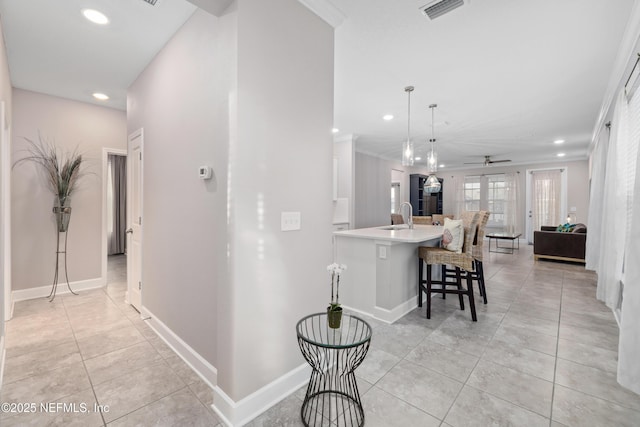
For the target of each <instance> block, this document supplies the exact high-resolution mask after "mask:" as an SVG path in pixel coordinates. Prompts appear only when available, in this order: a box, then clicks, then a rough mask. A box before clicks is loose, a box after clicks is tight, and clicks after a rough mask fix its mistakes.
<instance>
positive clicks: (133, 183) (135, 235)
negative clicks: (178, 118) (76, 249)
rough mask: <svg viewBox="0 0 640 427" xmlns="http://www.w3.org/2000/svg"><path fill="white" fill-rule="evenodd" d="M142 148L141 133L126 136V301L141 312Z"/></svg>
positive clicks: (139, 130) (138, 131)
mask: <svg viewBox="0 0 640 427" xmlns="http://www.w3.org/2000/svg"><path fill="white" fill-rule="evenodd" d="M142 148H143V131H142V129H138V130H137V131H135V132H133V133H132V134H131V135H129V139H128V145H127V224H128V228H127V236H128V237H127V299H128V302H129V304H131V305H133V306H134V307H135V308H136V310H138V311H141V310H142V221H143V219H142Z"/></svg>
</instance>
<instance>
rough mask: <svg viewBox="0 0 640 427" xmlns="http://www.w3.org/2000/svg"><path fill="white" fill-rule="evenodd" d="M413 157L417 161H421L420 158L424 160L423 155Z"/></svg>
mask: <svg viewBox="0 0 640 427" xmlns="http://www.w3.org/2000/svg"><path fill="white" fill-rule="evenodd" d="M413 159H414V160H415V161H420V160H422V157H414V158H413Z"/></svg>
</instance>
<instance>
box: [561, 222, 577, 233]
mask: <svg viewBox="0 0 640 427" xmlns="http://www.w3.org/2000/svg"><path fill="white" fill-rule="evenodd" d="M575 227H576V225H575V224H569V223H567V224H561V225H559V226H558V228H556V231H559V232H560V233H571V232H572V231H573V229H574V228H575Z"/></svg>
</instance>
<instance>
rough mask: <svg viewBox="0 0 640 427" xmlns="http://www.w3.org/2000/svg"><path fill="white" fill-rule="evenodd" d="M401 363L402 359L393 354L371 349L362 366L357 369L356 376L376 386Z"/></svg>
mask: <svg viewBox="0 0 640 427" xmlns="http://www.w3.org/2000/svg"><path fill="white" fill-rule="evenodd" d="M399 361H400V358H399V357H397V356H394V355H393V354H389V353H387V352H386V351H382V350H377V349H375V348H370V349H369V352H368V353H367V356H366V357H365V359H364V361H363V362H362V365H360V366H359V367H358V368H357V369H356V375H358V376H359V377H360V378H362V379H364V380H366V381H368V382H370V383H371V384H375V383H376V382H378V380H379V379H380V378H382V377H383V376H384V375H385V374H386V373H387V372H389V370H390V369H391V368H393V367H394V366H395V365H396V364H397V363H398V362H399Z"/></svg>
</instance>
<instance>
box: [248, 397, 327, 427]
mask: <svg viewBox="0 0 640 427" xmlns="http://www.w3.org/2000/svg"><path fill="white" fill-rule="evenodd" d="M301 406H302V401H301V400H299V399H298V398H297V397H295V396H289V397H287V398H285V399H284V400H283V401H282V402H280V403H279V404H278V405H276V406H274V407H272V408H271V409H269V410H267V411H266V412H264V413H263V414H261V415H259V416H258V417H257V418H255V419H254V420H252V421H250V422H249V423H248V424H246V426H247V427H272V426H282V427H299V426H303V425H304V424H303V423H302V419H301V418H300V407H301ZM318 422H319V421H318Z"/></svg>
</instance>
